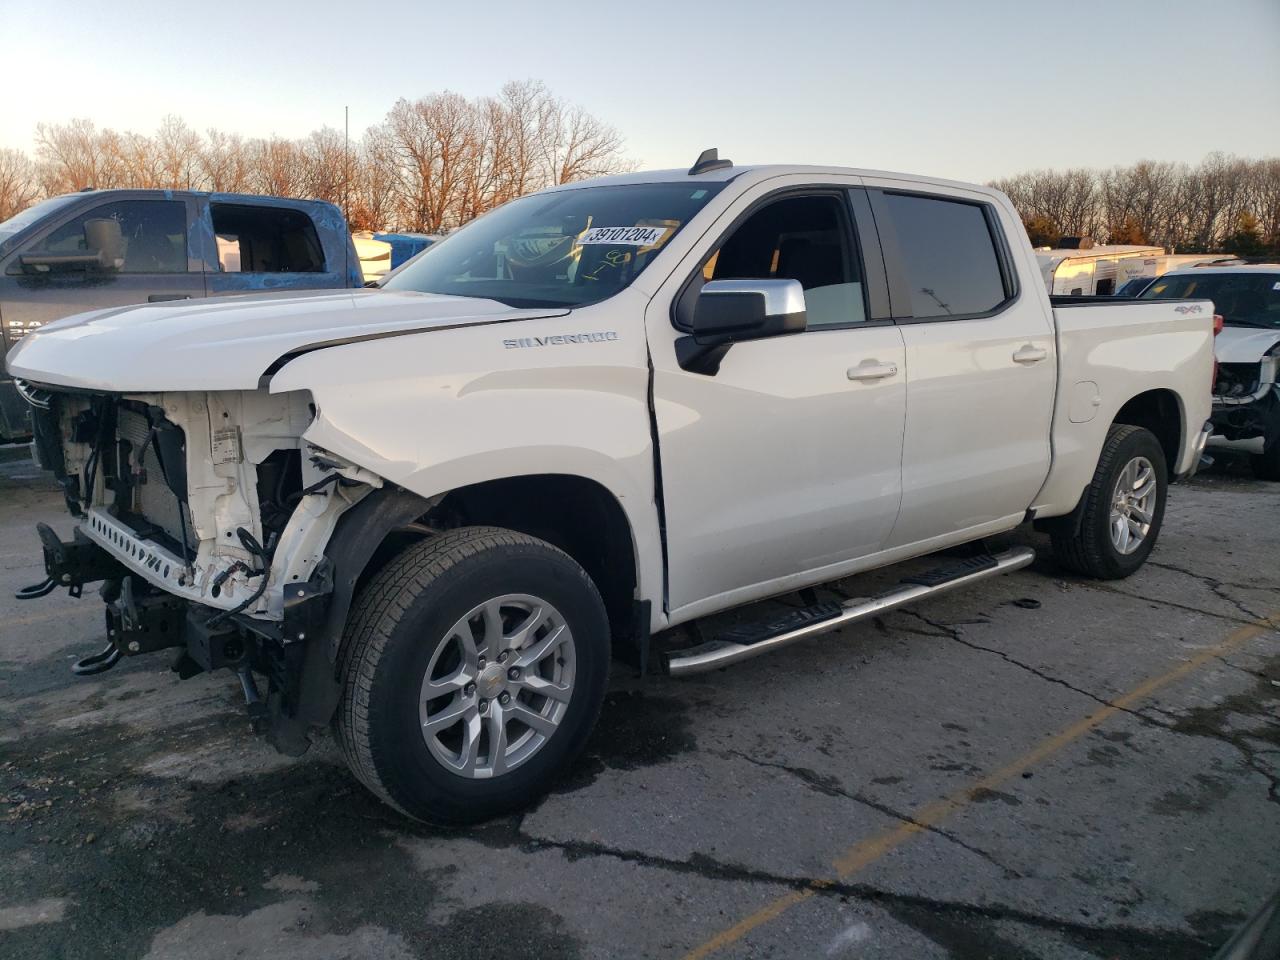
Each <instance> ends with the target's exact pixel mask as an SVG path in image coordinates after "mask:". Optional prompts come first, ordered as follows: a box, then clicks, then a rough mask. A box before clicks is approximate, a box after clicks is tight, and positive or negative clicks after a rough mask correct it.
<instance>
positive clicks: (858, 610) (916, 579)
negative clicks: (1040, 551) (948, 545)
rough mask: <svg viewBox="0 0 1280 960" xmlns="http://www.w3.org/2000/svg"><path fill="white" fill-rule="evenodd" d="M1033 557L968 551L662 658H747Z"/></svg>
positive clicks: (688, 671) (703, 663) (688, 664)
mask: <svg viewBox="0 0 1280 960" xmlns="http://www.w3.org/2000/svg"><path fill="white" fill-rule="evenodd" d="M1035 558H1036V554H1035V551H1034V550H1032V549H1031V548H1030V547H1017V548H1016V549H1013V550H1006V551H1004V552H1003V553H998V554H995V555H991V554H987V555H984V556H981V557H973V558H972V559H969V560H961V561H959V562H957V563H955V564H951V565H949V566H946V567H941V568H939V569H936V570H930V571H927V572H925V573H921V574H916V575H914V576H910V577H907V578H905V579H904V580H903V581H902V582H901V583H900V584H899V585H898V586H897V587H895V588H894V589H892V590H890V591H888V592H887V593H882V594H880V595H879V596H876V597H871V598H870V599H858V600H849V601H847V602H845V603H819V604H815V605H814V606H811V607H805V608H804V609H802V610H796V611H793V612H790V613H787V614H784V615H782V616H780V617H776V618H774V619H772V620H770V621H767V622H765V623H760V624H747V625H745V626H742V627H735V628H734V629H732V630H728V631H726V632H725V633H722V634H720V635H719V636H718V637H716V638H715V639H714V640H710V641H708V642H706V643H701V644H698V645H697V646H696V647H689V648H688V649H685V650H673V651H671V652H670V653H668V654H667V655H666V657H665V658H664V659H665V662H666V668H667V672H668V673H669V674H671V676H673V677H687V676H692V675H693V674H695V673H705V672H706V671H708V670H716V669H718V668H720V667H727V666H729V665H730V664H733V663H740V662H741V661H743V660H750V659H751V658H752V657H758V656H760V655H761V654H765V653H769V652H771V651H773V650H777V649H778V648H779V647H785V646H787V645H788V644H792V643H795V642H796V641H798V640H804V639H807V638H808V637H816V636H818V635H819V634H823V633H829V632H830V631H832V630H837V629H839V628H840V627H843V626H847V625H848V624H850V623H856V622H857V621H859V620H865V619H867V618H868V617H874V616H876V615H877V614H881V613H887V612H888V611H890V610H896V609H897V608H898V607H902V606H905V605H906V604H908V603H914V602H915V601H917V600H924V599H926V598H928V597H936V596H937V595H938V594H940V593H945V592H946V591H948V590H954V589H956V588H958V587H963V586H966V585H967V584H970V583H976V582H978V581H979V580H988V579H990V578H991V577H998V576H1000V575H1001V574H1005V573H1012V572H1013V571H1014V570H1021V569H1022V568H1023V567H1025V566H1027V565H1028V564H1030V563H1031V561H1033V560H1034V559H1035Z"/></svg>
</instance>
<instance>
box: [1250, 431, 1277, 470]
mask: <svg viewBox="0 0 1280 960" xmlns="http://www.w3.org/2000/svg"><path fill="white" fill-rule="evenodd" d="M1249 464H1250V466H1252V467H1253V475H1254V476H1255V477H1257V478H1258V479H1259V480H1280V440H1277V441H1276V442H1275V443H1273V444H1272V445H1271V449H1270V450H1267V451H1266V452H1265V453H1255V454H1254V455H1253V456H1251V457H1250V458H1249Z"/></svg>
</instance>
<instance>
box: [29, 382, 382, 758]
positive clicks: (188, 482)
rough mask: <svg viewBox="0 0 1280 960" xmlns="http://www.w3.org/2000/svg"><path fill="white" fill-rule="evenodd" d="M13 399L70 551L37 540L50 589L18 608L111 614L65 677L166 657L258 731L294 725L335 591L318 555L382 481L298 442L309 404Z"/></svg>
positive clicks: (292, 398) (63, 395)
mask: <svg viewBox="0 0 1280 960" xmlns="http://www.w3.org/2000/svg"><path fill="white" fill-rule="evenodd" d="M19 388H20V390H21V392H22V393H23V395H24V396H25V397H26V398H27V400H28V402H29V403H30V404H31V406H32V408H33V411H32V413H33V424H34V434H35V447H36V454H37V458H38V459H39V461H40V464H41V466H43V467H44V468H45V469H46V470H49V471H51V472H52V473H53V474H54V476H55V477H56V479H57V481H58V483H59V485H60V486H61V488H62V491H63V495H64V497H65V500H66V503H67V507H68V510H69V511H70V512H71V514H72V515H73V516H74V517H75V518H76V526H75V530H74V532H73V535H72V539H71V540H69V541H64V540H62V539H61V538H60V537H59V536H58V535H57V534H56V533H54V531H53V530H52V529H51V528H50V527H48V526H47V525H43V524H41V525H40V526H39V527H38V530H39V533H40V537H41V541H42V545H43V548H44V555H45V567H46V572H47V573H48V575H49V576H48V579H47V580H46V581H45V582H44V583H41V584H36V585H33V586H31V587H29V588H27V589H26V590H24V591H23V592H22V594H21V596H22V597H23V598H33V597H39V596H44V595H45V594H47V593H49V592H51V591H52V590H54V589H56V588H58V587H65V588H67V589H68V590H69V591H70V592H71V593H72V594H73V595H76V596H78V595H79V594H80V592H81V589H82V587H83V586H84V585H85V584H88V583H93V582H97V581H102V587H101V591H100V592H101V595H102V598H103V600H104V601H105V602H106V604H107V636H108V642H107V646H106V648H105V649H104V650H102V651H101V652H100V653H98V654H96V655H94V656H91V657H86V658H85V659H83V660H82V661H80V662H79V663H78V664H77V665H76V667H75V669H76V672H78V673H85V674H89V673H99V672H102V671H103V670H106V669H109V668H110V667H111V666H114V665H115V663H117V662H118V661H119V659H120V658H121V657H123V656H130V655H133V654H138V653H146V652H150V651H154V650H158V649H163V648H167V647H174V648H178V649H179V650H180V653H179V656H178V659H177V660H176V661H175V663H174V670H175V671H176V672H178V673H179V674H180V675H181V676H183V677H187V676H192V675H194V674H196V673H199V672H202V671H206V670H215V669H220V668H229V669H231V670H232V671H234V672H235V673H237V674H238V675H239V677H240V681H241V684H242V686H243V688H244V693H245V698H246V701H247V702H248V704H249V708H250V715H251V717H252V718H253V719H254V722H255V725H256V726H258V727H259V728H266V727H269V726H270V725H271V723H272V720H273V718H274V719H277V720H278V719H279V718H280V717H281V716H287V715H290V714H291V713H292V712H293V711H294V708H295V707H296V705H297V699H298V689H297V688H298V684H299V682H300V674H301V663H302V659H303V656H304V648H305V642H304V641H305V640H306V637H307V628H308V626H309V625H311V624H313V623H314V622H315V621H316V619H317V617H319V616H321V615H322V612H323V601H324V600H325V598H326V596H327V595H328V594H329V593H331V592H332V589H333V579H332V564H331V562H330V561H329V560H328V559H327V558H326V556H325V552H324V551H325V547H326V544H327V543H328V542H329V540H330V537H331V536H332V534H333V532H334V529H335V527H336V525H337V523H338V520H339V519H340V518H341V517H342V516H343V515H344V514H345V513H346V512H347V511H348V510H350V509H351V508H352V507H354V506H355V505H356V504H358V503H359V502H360V501H361V500H362V499H364V498H365V497H367V496H368V495H369V494H370V493H371V492H372V491H374V490H375V489H377V488H379V487H381V486H382V485H383V483H382V480H381V479H380V478H379V477H377V476H375V475H373V474H371V473H369V472H368V471H365V470H363V469H361V468H359V467H357V466H355V465H354V464H351V463H349V462H347V461H345V460H343V459H341V458H339V457H336V456H333V455H331V454H329V453H327V452H326V451H324V450H321V449H318V448H316V447H312V446H310V445H308V444H307V443H306V442H305V440H304V439H303V433H304V432H305V430H306V429H307V426H308V425H309V424H310V423H311V422H312V420H313V419H314V418H315V409H314V407H313V406H312V404H311V400H310V396H309V395H308V394H306V393H305V392H294V393H284V394H276V395H273V394H270V393H268V392H266V391H265V390H257V391H220V392H206V393H159V394H130V395H115V394H98V393H87V392H70V391H65V390H60V389H59V390H55V389H51V388H44V387H40V386H36V385H32V384H29V383H21V384H20V385H19ZM255 672H256V673H258V674H261V675H263V676H265V677H266V679H267V685H268V689H267V695H266V698H265V699H264V698H263V697H262V696H260V695H259V693H258V689H257V683H256V680H255V678H254V674H255ZM277 746H281V744H280V743H278V742H277ZM303 748H304V747H303ZM298 749H299V747H298V745H297V744H295V745H294V749H293V750H290V752H297V750H298Z"/></svg>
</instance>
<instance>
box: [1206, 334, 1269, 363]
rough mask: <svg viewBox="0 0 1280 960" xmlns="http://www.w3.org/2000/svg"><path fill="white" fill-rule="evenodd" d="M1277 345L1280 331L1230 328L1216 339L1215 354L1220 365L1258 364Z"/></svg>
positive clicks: (1214, 344)
mask: <svg viewBox="0 0 1280 960" xmlns="http://www.w3.org/2000/svg"><path fill="white" fill-rule="evenodd" d="M1277 343H1280V329H1276V330H1262V329H1260V328H1258V327H1230V326H1228V327H1223V328H1222V332H1221V333H1220V334H1218V336H1217V337H1216V338H1214V342H1213V352H1214V355H1215V356H1216V357H1217V358H1218V362H1219V363H1258V362H1259V361H1261V360H1262V356H1263V354H1265V353H1266V352H1267V351H1268V350H1270V349H1271V348H1272V347H1274V346H1275V345H1276V344H1277Z"/></svg>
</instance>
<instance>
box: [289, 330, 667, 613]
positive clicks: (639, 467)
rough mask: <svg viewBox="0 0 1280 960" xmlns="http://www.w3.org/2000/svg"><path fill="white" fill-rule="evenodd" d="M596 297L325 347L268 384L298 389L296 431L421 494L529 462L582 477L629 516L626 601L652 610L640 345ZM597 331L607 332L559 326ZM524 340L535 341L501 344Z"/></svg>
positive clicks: (652, 525)
mask: <svg viewBox="0 0 1280 960" xmlns="http://www.w3.org/2000/svg"><path fill="white" fill-rule="evenodd" d="M603 307H604V305H598V306H596V307H593V308H587V309H583V310H578V311H574V313H572V314H570V315H568V316H562V317H548V318H540V319H535V320H522V321H518V322H510V323H498V324H493V325H491V326H489V327H487V328H486V327H469V328H458V329H452V330H439V331H433V332H429V333H423V334H415V335H409V336H401V337H393V338H387V339H382V340H372V341H365V342H358V343H351V344H345V345H341V346H335V347H330V348H327V349H324V350H318V351H315V352H312V353H308V354H305V355H303V356H300V357H298V358H296V359H294V360H292V361H291V362H290V363H288V364H287V365H286V366H285V367H284V368H282V369H281V370H280V371H279V372H277V373H276V374H275V376H274V377H273V378H272V380H271V385H270V389H271V392H272V393H280V392H284V391H289V390H297V389H304V388H305V389H307V390H309V391H310V392H311V396H312V398H313V399H314V402H315V406H316V413H315V419H314V420H313V421H312V423H311V425H310V426H309V427H308V429H307V431H306V433H305V434H304V435H303V438H304V439H305V440H306V441H307V442H308V443H311V444H314V445H315V446H317V447H321V448H323V449H325V450H328V451H331V452H333V453H335V454H338V455H339V456H341V457H344V458H346V459H348V460H350V461H351V462H352V463H355V464H358V465H360V466H361V467H363V468H365V469H366V470H369V471H371V472H373V473H375V474H377V475H378V476H380V477H382V478H383V479H385V480H387V481H390V482H391V483H393V484H395V485H397V486H400V487H402V488H404V489H405V490H407V491H410V492H411V493H414V494H416V495H418V496H419V497H421V498H423V499H424V500H431V499H433V498H436V497H439V496H440V495H442V494H445V493H448V492H449V491H451V490H456V489H459V488H461V487H465V486H470V485H472V484H476V483H483V482H486V481H490V480H500V479H507V478H511V477H520V476H530V475H537V474H560V475H570V476H577V477H582V478H584V479H587V480H591V481H594V482H595V483H597V484H599V485H600V486H602V487H604V488H605V489H606V490H608V491H609V492H610V493H612V494H613V496H614V497H615V498H616V500H617V501H618V503H619V505H620V506H621V508H622V510H623V512H624V514H625V515H626V517H627V521H628V523H629V524H630V526H631V531H632V536H633V539H634V550H635V559H636V574H637V578H638V580H639V583H638V590H639V599H641V600H645V599H648V600H652V601H654V603H653V608H654V610H655V611H661V609H662V602H661V600H662V559H661V558H662V552H661V540H660V537H659V531H658V515H657V508H656V498H655V484H654V451H653V445H652V439H651V434H650V419H649V399H648V390H649V369H648V357H647V351H646V349H645V344H644V340H643V337H642V335H640V334H636V335H635V336H633V337H632V336H628V335H626V333H625V331H623V332H618V331H616V330H613V329H612V322H611V319H610V317H609V315H608V312H607V311H605V310H604V309H603ZM613 319H614V320H616V317H615V318H613ZM606 329H609V330H611V332H615V333H618V335H617V336H616V338H614V339H600V340H589V339H584V340H582V341H576V340H569V339H567V338H566V336H565V335H572V334H581V333H591V332H596V331H597V330H600V331H603V330H606ZM557 338H558V339H557ZM526 341H527V342H535V343H537V342H541V343H543V344H546V345H544V346H538V347H532V348H526V347H519V346H518V347H511V346H508V345H507V344H511V343H517V342H520V343H522V342H526ZM304 385H305V386H304Z"/></svg>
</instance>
